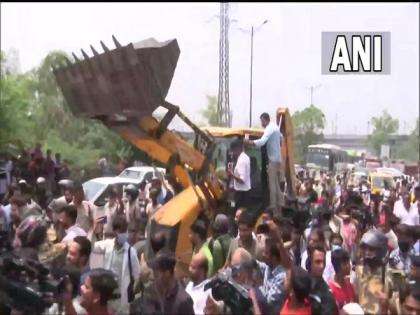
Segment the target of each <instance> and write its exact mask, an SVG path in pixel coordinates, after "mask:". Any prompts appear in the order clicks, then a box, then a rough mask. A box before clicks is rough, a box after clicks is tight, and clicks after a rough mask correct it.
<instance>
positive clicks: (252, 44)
mask: <svg viewBox="0 0 420 315" xmlns="http://www.w3.org/2000/svg"><path fill="white" fill-rule="evenodd" d="M253 55H254V26H252V27H251V74H250V76H249V77H250V79H249V128H251V127H252V63H253Z"/></svg>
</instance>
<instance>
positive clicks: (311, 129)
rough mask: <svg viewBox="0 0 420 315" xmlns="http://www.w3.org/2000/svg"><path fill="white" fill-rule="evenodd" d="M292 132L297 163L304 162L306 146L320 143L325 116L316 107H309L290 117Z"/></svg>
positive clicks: (322, 136)
mask: <svg viewBox="0 0 420 315" xmlns="http://www.w3.org/2000/svg"><path fill="white" fill-rule="evenodd" d="M292 122H293V132H294V137H295V139H294V140H295V155H296V160H297V161H299V163H303V162H304V161H305V156H306V153H307V150H308V145H311V144H316V143H319V142H320V141H322V139H323V138H324V135H323V133H322V131H323V130H324V127H325V122H326V120H325V115H324V113H323V112H322V111H321V110H320V109H319V108H318V107H316V106H314V105H311V106H309V107H306V108H305V109H304V110H302V111H297V112H295V113H294V114H293V115H292Z"/></svg>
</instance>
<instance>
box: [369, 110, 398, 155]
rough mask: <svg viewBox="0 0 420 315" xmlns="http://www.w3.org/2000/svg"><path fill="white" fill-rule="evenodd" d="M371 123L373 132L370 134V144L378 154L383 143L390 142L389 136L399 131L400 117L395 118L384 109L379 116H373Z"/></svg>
mask: <svg viewBox="0 0 420 315" xmlns="http://www.w3.org/2000/svg"><path fill="white" fill-rule="evenodd" d="M371 124H372V126H373V132H372V134H371V135H369V136H368V144H369V146H370V147H371V148H372V149H373V150H374V152H375V153H376V155H378V156H379V155H380V153H381V145H383V144H386V143H388V141H389V136H390V135H391V134H393V133H395V132H397V131H398V127H399V122H398V119H393V118H392V117H391V115H390V114H389V113H388V112H387V111H386V110H384V111H382V115H381V116H379V117H372V119H371Z"/></svg>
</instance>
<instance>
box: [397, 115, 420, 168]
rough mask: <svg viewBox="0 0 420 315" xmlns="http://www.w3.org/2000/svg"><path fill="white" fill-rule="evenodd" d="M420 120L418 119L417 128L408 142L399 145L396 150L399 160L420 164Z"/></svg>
mask: <svg viewBox="0 0 420 315" xmlns="http://www.w3.org/2000/svg"><path fill="white" fill-rule="evenodd" d="M419 123H420V120H419V119H417V122H416V127H415V128H414V130H413V131H412V132H411V134H410V135H409V136H408V139H407V141H404V142H403V143H401V144H399V145H397V147H396V149H395V154H396V158H397V159H403V160H407V161H409V162H418V161H420V156H419V155H420V153H419V152H420V140H419V135H420V130H419Z"/></svg>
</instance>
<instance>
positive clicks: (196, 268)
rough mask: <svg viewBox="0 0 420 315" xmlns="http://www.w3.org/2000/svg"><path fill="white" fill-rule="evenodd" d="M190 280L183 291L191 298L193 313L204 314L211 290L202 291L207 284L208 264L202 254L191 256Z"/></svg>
mask: <svg viewBox="0 0 420 315" xmlns="http://www.w3.org/2000/svg"><path fill="white" fill-rule="evenodd" d="M189 271H190V279H191V281H190V282H188V284H187V287H186V288H185V291H186V292H187V293H188V294H189V295H190V296H191V298H192V300H193V302H194V313H195V314H196V315H201V314H204V307H205V306H206V301H207V298H208V296H209V295H210V292H211V289H208V290H204V286H205V285H206V284H207V283H208V282H209V280H208V279H207V272H208V263H207V258H206V256H204V255H203V254H202V253H198V254H196V255H194V256H193V258H192V259H191V263H190V268H189Z"/></svg>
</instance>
